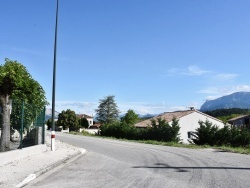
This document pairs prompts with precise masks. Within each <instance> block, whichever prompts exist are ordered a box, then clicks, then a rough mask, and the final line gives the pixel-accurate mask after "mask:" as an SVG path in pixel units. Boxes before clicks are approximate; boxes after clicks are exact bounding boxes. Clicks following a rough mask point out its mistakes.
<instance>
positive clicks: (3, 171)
mask: <svg viewBox="0 0 250 188" xmlns="http://www.w3.org/2000/svg"><path fill="white" fill-rule="evenodd" d="M50 141H51V139H50V136H47V137H46V146H44V147H45V150H44V151H40V152H37V151H36V150H34V152H33V153H31V154H29V156H28V157H24V158H21V159H18V160H14V161H12V162H10V163H7V164H2V165H0V187H4V188H7V187H22V186H23V185H24V184H25V183H27V182H29V181H31V180H32V179H34V178H36V177H38V176H39V175H41V174H43V173H45V172H47V171H48V170H51V169H53V168H54V167H56V166H58V165H60V164H62V163H65V162H66V161H67V160H69V159H71V158H73V157H76V156H78V155H79V156H80V155H81V154H82V153H84V152H86V151H85V150H84V149H81V148H77V147H74V146H72V145H69V144H67V143H64V142H61V141H59V140H56V142H55V148H56V150H55V151H51V143H50ZM39 146H41V145H39ZM19 152H25V150H24V149H23V150H20V151H19ZM0 160H1V154H0Z"/></svg>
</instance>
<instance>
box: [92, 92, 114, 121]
mask: <svg viewBox="0 0 250 188" xmlns="http://www.w3.org/2000/svg"><path fill="white" fill-rule="evenodd" d="M99 103H100V104H99V106H98V109H96V115H97V120H98V121H99V122H101V123H108V124H110V123H113V122H115V121H116V120H117V119H118V117H119V110H118V107H117V105H116V102H115V96H112V95H110V96H107V97H104V99H100V101H99Z"/></svg>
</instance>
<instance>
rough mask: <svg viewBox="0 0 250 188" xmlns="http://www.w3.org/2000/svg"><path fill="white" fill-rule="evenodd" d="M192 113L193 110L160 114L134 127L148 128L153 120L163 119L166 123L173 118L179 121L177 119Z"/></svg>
mask: <svg viewBox="0 0 250 188" xmlns="http://www.w3.org/2000/svg"><path fill="white" fill-rule="evenodd" d="M193 112H195V110H186V111H175V112H164V113H163V114H160V115H158V116H155V117H153V118H150V119H147V120H144V121H141V122H139V123H136V124H135V126H136V127H148V126H150V124H151V120H153V119H155V120H157V119H158V118H161V119H165V120H166V121H167V122H171V121H172V120H173V118H176V119H179V118H181V117H183V116H186V115H188V114H191V113H193Z"/></svg>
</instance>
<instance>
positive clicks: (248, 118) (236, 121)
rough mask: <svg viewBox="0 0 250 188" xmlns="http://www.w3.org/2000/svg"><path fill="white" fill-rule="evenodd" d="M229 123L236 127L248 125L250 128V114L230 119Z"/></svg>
mask: <svg viewBox="0 0 250 188" xmlns="http://www.w3.org/2000/svg"><path fill="white" fill-rule="evenodd" d="M228 123H229V124H231V125H232V126H235V127H239V128H240V127H243V126H246V127H248V128H250V115H241V116H238V117H235V118H232V119H229V120H228Z"/></svg>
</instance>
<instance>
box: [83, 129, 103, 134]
mask: <svg viewBox="0 0 250 188" xmlns="http://www.w3.org/2000/svg"><path fill="white" fill-rule="evenodd" d="M82 131H86V132H88V133H90V134H98V129H82V128H80V130H79V132H82Z"/></svg>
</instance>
